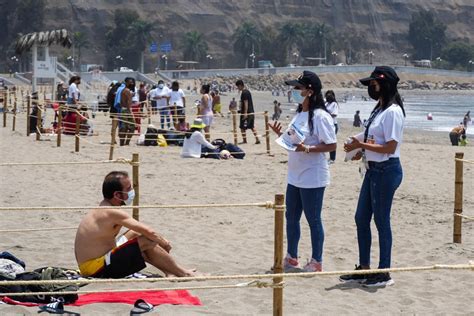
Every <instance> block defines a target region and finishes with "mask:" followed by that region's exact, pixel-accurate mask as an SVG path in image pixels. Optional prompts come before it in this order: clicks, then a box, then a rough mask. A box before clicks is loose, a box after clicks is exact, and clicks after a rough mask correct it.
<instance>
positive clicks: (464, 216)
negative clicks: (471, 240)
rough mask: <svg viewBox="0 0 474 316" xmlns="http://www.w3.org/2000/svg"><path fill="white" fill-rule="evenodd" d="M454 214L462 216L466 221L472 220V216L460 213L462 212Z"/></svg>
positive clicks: (473, 219)
mask: <svg viewBox="0 0 474 316" xmlns="http://www.w3.org/2000/svg"><path fill="white" fill-rule="evenodd" d="M454 216H459V217H462V218H464V219H465V220H467V221H468V222H474V217H471V216H466V215H462V214H454Z"/></svg>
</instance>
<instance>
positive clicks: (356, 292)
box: [0, 93, 474, 315]
mask: <svg viewBox="0 0 474 316" xmlns="http://www.w3.org/2000/svg"><path fill="white" fill-rule="evenodd" d="M254 97H255V99H256V107H257V111H258V112H260V111H262V110H264V109H267V110H269V111H272V101H273V99H274V97H272V96H271V94H270V93H255V94H254ZM193 98H194V97H189V99H188V100H189V101H191V100H193ZM195 98H197V97H195ZM278 99H279V100H281V101H282V102H283V101H284V98H283V97H280V98H278ZM189 101H188V102H189ZM228 101H229V96H224V97H223V102H222V103H223V108H224V109H227V104H228ZM189 103H191V102H189ZM189 103H188V104H189ZM49 112H50V113H49V114H50V115H51V110H50V111H49ZM191 112H193V111H192V110H191V109H189V110H188V115H190V116H191V114H192V113H191ZM25 116H26V115H25V113H20V114H19V115H18V120H17V132H12V131H11V117H9V121H8V126H7V128H0V135H1V138H0V153H1V154H0V156H1V157H0V161H1V162H2V163H4V162H32V161H42V162H47V161H49V162H54V161H97V160H105V159H108V153H109V145H108V144H100V142H104V143H105V142H109V141H110V125H109V120H108V118H107V117H105V116H104V115H103V114H102V113H100V114H98V116H97V119H96V122H97V128H96V130H97V131H98V132H99V135H98V136H94V137H88V138H87V139H86V140H87V141H89V142H92V143H93V144H91V143H87V142H85V141H82V142H81V149H80V152H79V153H74V140H73V137H71V136H63V144H62V147H61V148H57V147H56V141H55V138H54V137H53V138H51V141H41V142H37V141H35V136H34V135H30V137H29V138H27V137H25V130H26V128H25ZM270 117H271V112H270ZM154 122H155V124H156V123H157V119H156V118H155V119H154ZM215 122H216V124H215V125H216V130H217V131H218V132H221V133H226V134H216V133H214V134H213V136H212V138H225V139H226V140H227V141H229V142H231V141H232V135H231V134H227V133H229V132H230V131H231V126H232V122H231V120H230V119H228V118H216V119H215ZM284 122H286V120H284ZM263 126H264V123H263V119H262V117H261V116H260V117H259V118H258V120H257V128H258V132H259V133H263ZM340 127H341V130H340V131H339V134H338V152H337V155H338V156H337V161H336V163H335V164H334V165H332V166H331V184H330V186H329V187H328V188H327V189H326V192H325V199H324V209H323V221H324V227H325V234H326V236H325V246H324V259H323V261H324V266H323V267H324V270H325V271H332V270H351V269H353V267H354V265H355V264H356V263H357V260H358V258H357V257H358V250H357V240H356V228H355V223H354V211H355V208H356V203H357V198H358V192H359V189H360V186H361V178H360V176H359V173H358V164H357V163H352V162H348V163H345V162H344V161H343V157H344V154H343V151H342V144H343V141H344V140H345V139H346V138H347V136H349V135H352V134H354V133H356V132H358V131H356V130H355V129H353V128H352V126H351V123H350V122H340ZM45 138H46V139H48V137H45ZM404 138H405V139H404V143H403V145H402V149H401V155H402V158H401V161H402V165H403V171H404V179H403V183H402V185H401V187H400V188H399V189H398V191H397V193H396V195H395V199H394V203H393V209H392V228H393V253H392V265H393V267H408V266H423V265H431V264H461V263H462V264H465V263H468V261H469V260H474V223H473V222H470V223H468V222H464V223H463V243H462V244H453V243H452V230H453V215H452V214H453V207H454V204H453V199H454V154H455V152H464V153H465V158H466V159H470V160H474V149H473V148H474V147H472V142H471V144H470V145H471V147H465V148H463V147H452V146H450V143H449V139H448V135H447V133H436V132H423V131H420V130H406V131H405V136H404ZM135 139H136V138H135ZM135 139H134V140H135ZM271 139H272V140H271V147H272V148H271V152H272V155H271V156H269V155H267V154H266V153H265V142H262V144H261V145H254V144H253V142H254V138H253V136H249V144H247V145H243V146H242V148H243V149H244V150H245V151H246V153H247V156H246V157H245V159H244V160H236V159H234V160H229V161H216V160H212V159H181V158H179V153H180V148H178V147H167V148H159V147H138V146H136V145H135V144H133V145H132V146H130V147H126V148H117V149H116V152H115V157H116V158H117V157H123V158H131V155H132V153H134V152H138V153H140V159H141V161H142V162H143V163H142V164H141V165H140V202H141V204H143V205H145V204H189V203H242V202H265V201H273V199H274V195H275V194H278V193H284V192H285V187H286V170H287V160H288V158H287V154H286V152H285V151H284V150H283V149H280V148H278V147H277V145H276V144H275V143H274V139H275V136H274V135H271ZM239 140H240V138H239ZM0 168H1V169H0V170H1V171H0V172H1V183H0V192H1V194H0V196H1V197H0V205H1V206H32V205H35V206H74V205H77V206H83V205H97V204H98V203H99V201H100V200H101V184H102V180H103V177H104V176H105V174H106V173H107V172H109V171H111V170H117V169H119V170H127V171H129V172H131V167H130V166H129V165H112V164H102V165H68V166H16V167H0ZM473 177H474V165H472V164H465V167H464V211H465V214H466V215H470V216H474V196H473V192H474V180H473ZM85 213H86V211H2V215H1V216H2V220H1V225H0V227H1V229H15V228H19V229H22V228H41V227H45V228H50V227H71V226H77V225H78V224H79V222H80V220H81V218H82V216H83V215H84V214H85ZM140 219H141V221H143V222H144V223H146V224H149V225H151V226H152V227H154V228H155V229H156V230H157V231H158V232H160V233H161V234H163V235H164V236H165V237H166V238H168V239H169V240H170V241H171V243H172V245H173V247H174V248H173V250H172V254H174V255H175V256H176V258H177V259H178V261H179V262H180V263H182V264H183V265H185V266H187V267H196V268H198V269H199V270H201V271H203V272H206V273H211V274H212V275H233V274H254V273H265V272H266V271H268V270H269V268H270V267H271V266H272V264H273V234H274V232H273V219H274V214H273V211H272V210H267V209H263V208H249V207H246V208H223V209H216V208H209V209H172V210H171V209H166V210H154V209H153V210H152V209H144V210H141V212H140ZM301 223H302V237H301V242H300V250H299V252H300V256H301V258H300V260H301V262H302V263H303V264H304V263H305V262H306V258H308V257H309V256H310V253H311V245H310V239H309V229H308V225H307V223H306V220H305V219H304V218H302V220H301ZM372 232H373V234H374V235H373V245H372V246H373V249H372V261H373V263H372V266H374V267H375V266H377V263H378V241H377V239H378V238H377V233H376V229H375V226H373V230H372ZM1 234H2V235H1V237H0V251H4V250H7V251H10V252H12V253H13V254H15V255H16V256H18V257H19V258H21V259H23V260H24V261H25V262H26V264H27V269H28V270H33V269H35V268H39V267H43V266H59V267H70V268H75V267H76V263H75V259H74V250H73V245H74V236H75V230H64V231H51V232H30V233H1ZM146 271H148V272H157V270H156V269H154V268H152V267H150V266H149V267H148V268H147V269H146ZM392 277H393V279H394V280H395V285H394V286H391V287H388V288H384V289H370V290H368V289H364V288H362V287H360V286H355V287H347V286H344V285H342V284H341V283H340V282H339V281H338V278H337V277H333V276H331V277H315V278H309V279H308V278H298V279H294V278H292V279H287V280H286V285H287V286H286V287H285V289H284V312H285V314H287V315H315V314H322V315H324V314H329V315H339V314H370V315H380V314H418V315H428V314H429V315H432V314H436V315H446V314H449V315H473V314H474V305H473V303H472V302H473V301H474V291H473V290H472V289H473V284H474V272H473V271H439V272H438V271H435V272H409V273H394V274H392ZM240 282H243V281H222V282H217V283H216V282H214V283H212V284H219V285H222V284H236V283H240ZM208 284H211V282H199V283H195V282H189V283H180V284H175V285H173V284H171V285H170V284H169V283H156V284H143V283H141V284H137V285H133V284H123V285H106V286H99V285H90V286H86V287H84V288H82V289H83V290H88V289H98V288H101V289H112V288H114V289H126V288H134V287H136V288H153V287H160V286H166V287H168V286H183V285H185V286H203V285H208ZM191 293H192V294H193V295H197V296H199V298H200V299H201V300H202V303H203V306H197V307H196V306H194V307H189V306H159V307H157V308H156V309H155V312H154V313H155V314H157V313H159V314H160V315H198V314H210V315H237V314H239V315H260V314H266V315H268V314H271V313H272V291H271V289H255V288H242V289H222V290H199V291H192V292H191ZM67 309H68V310H71V311H76V312H80V313H81V314H82V315H106V314H117V315H125V314H128V312H129V310H130V309H131V306H129V305H123V304H93V305H88V306H83V307H80V308H78V307H67ZM36 311H37V308H25V307H18V306H16V307H15V306H6V305H0V314H2V315H8V314H12V315H17V314H36Z"/></svg>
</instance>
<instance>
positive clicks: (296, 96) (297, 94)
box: [291, 90, 305, 104]
mask: <svg viewBox="0 0 474 316" xmlns="http://www.w3.org/2000/svg"><path fill="white" fill-rule="evenodd" d="M291 97H292V98H293V102H294V103H298V104H301V103H303V101H304V98H305V97H303V96H302V95H301V90H291Z"/></svg>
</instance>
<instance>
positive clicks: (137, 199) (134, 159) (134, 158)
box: [132, 153, 140, 221]
mask: <svg viewBox="0 0 474 316" xmlns="http://www.w3.org/2000/svg"><path fill="white" fill-rule="evenodd" d="M139 161H140V157H139V155H138V153H134V154H133V155H132V163H133V165H132V176H133V179H132V182H133V183H132V185H133V189H134V190H135V198H134V199H133V205H134V206H137V205H140V183H139V170H138V168H139V165H138V163H139ZM133 218H134V219H136V220H137V221H138V220H139V219H140V208H138V207H135V208H133Z"/></svg>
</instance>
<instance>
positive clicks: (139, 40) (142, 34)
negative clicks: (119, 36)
mask: <svg viewBox="0 0 474 316" xmlns="http://www.w3.org/2000/svg"><path fill="white" fill-rule="evenodd" d="M129 29H130V30H131V33H130V35H129V36H131V37H132V38H133V40H134V41H135V42H136V44H137V45H136V46H135V47H136V49H137V50H138V51H140V71H141V72H143V71H144V69H143V68H144V53H145V50H146V48H147V46H148V44H149V43H150V42H151V40H152V39H153V38H152V36H151V32H152V31H153V29H154V24H153V23H151V22H147V21H142V20H136V21H134V22H132V24H131V25H130V27H129Z"/></svg>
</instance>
